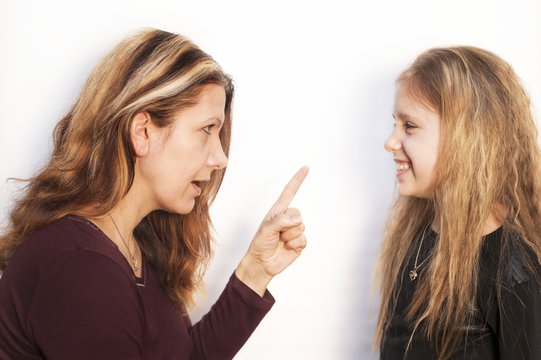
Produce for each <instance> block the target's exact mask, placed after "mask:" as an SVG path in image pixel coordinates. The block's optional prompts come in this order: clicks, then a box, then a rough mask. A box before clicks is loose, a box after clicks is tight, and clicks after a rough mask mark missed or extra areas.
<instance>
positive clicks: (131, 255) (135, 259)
mask: <svg viewBox="0 0 541 360" xmlns="http://www.w3.org/2000/svg"><path fill="white" fill-rule="evenodd" d="M109 217H110V218H111V221H112V222H113V225H114V226H115V229H116V232H117V233H118V235H120V239H121V240H122V242H123V243H124V246H126V249H128V254H130V257H131V261H132V262H133V269H134V270H135V272H137V271H139V262H138V261H137V258H136V257H135V256H133V254H132V253H131V251H130V247H129V246H128V244H126V241H125V240H124V237H123V236H122V233H121V232H120V230H119V229H118V226H116V222H115V219H113V216H112V215H111V214H109Z"/></svg>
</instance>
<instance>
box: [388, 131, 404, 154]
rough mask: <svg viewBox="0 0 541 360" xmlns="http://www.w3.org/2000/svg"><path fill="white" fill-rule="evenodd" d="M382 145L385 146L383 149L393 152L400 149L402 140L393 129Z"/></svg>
mask: <svg viewBox="0 0 541 360" xmlns="http://www.w3.org/2000/svg"><path fill="white" fill-rule="evenodd" d="M384 147H385V150H387V151H388V152H391V153H394V152H396V151H398V150H400V148H401V147H402V142H401V141H400V138H399V137H398V135H397V134H396V131H393V133H392V134H391V136H389V138H388V139H387V141H385V144H384Z"/></svg>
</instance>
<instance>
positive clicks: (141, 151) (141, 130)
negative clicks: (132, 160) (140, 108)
mask: <svg viewBox="0 0 541 360" xmlns="http://www.w3.org/2000/svg"><path fill="white" fill-rule="evenodd" d="M150 126H152V120H151V118H150V114H149V113H147V112H140V113H137V114H136V115H135V117H134V118H133V120H132V122H131V126H130V136H131V142H132V145H133V149H134V151H135V154H136V155H137V156H139V157H142V156H145V155H146V154H147V153H148V141H149V136H148V135H149V127H150Z"/></svg>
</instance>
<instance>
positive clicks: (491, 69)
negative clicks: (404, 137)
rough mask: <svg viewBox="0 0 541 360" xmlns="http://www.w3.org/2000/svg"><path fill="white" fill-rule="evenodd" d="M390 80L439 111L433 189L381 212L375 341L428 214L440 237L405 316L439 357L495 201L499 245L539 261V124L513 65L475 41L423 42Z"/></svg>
mask: <svg viewBox="0 0 541 360" xmlns="http://www.w3.org/2000/svg"><path fill="white" fill-rule="evenodd" d="M397 83H398V84H399V85H400V86H403V87H404V88H405V89H406V90H407V91H408V93H409V95H410V96H412V97H413V98H415V99H417V100H418V101H420V102H422V103H423V104H424V105H426V106H428V107H430V108H431V109H433V110H434V111H436V112H437V113H438V114H439V115H440V119H441V140H440V142H441V143H440V152H439V154H438V164H437V167H436V178H437V180H436V189H435V192H434V195H433V197H432V198H431V199H419V198H412V197H402V196H398V197H397V198H396V199H395V202H394V204H393V206H392V207H391V210H390V213H389V218H388V221H387V226H386V231H385V234H384V243H383V246H382V250H381V253H380V256H379V259H378V265H377V271H376V274H377V278H378V281H379V287H380V290H381V307H380V313H379V318H378V326H377V331H376V344H377V343H380V342H381V341H382V338H383V336H384V334H385V330H386V326H387V325H388V323H389V321H390V319H391V317H392V315H393V311H394V306H395V304H396V295H397V294H396V287H397V286H398V281H399V280H398V279H399V276H400V274H399V271H400V269H401V266H402V264H403V263H404V261H406V260H407V256H408V253H409V249H410V248H411V246H412V243H413V241H414V240H415V237H416V234H419V232H420V231H421V229H422V228H423V227H424V226H425V225H426V224H429V223H430V222H432V221H435V222H436V223H437V224H439V230H438V241H437V244H436V246H435V249H434V252H433V254H432V257H431V262H430V264H429V265H428V267H427V269H426V271H427V275H426V276H425V277H424V278H423V279H421V281H420V282H419V288H418V289H417V291H416V292H415V294H414V296H413V299H412V303H411V305H410V307H409V310H408V315H407V316H408V318H409V319H410V321H412V323H413V324H414V330H413V332H412V335H411V336H413V333H414V332H415V331H423V332H424V335H425V336H426V337H427V338H428V339H429V340H430V341H431V342H432V344H434V345H435V347H436V349H437V350H438V358H439V359H447V358H449V357H450V356H451V354H452V352H453V350H454V349H455V348H456V347H457V346H458V343H459V340H460V339H461V337H460V336H458V335H459V334H460V331H461V329H463V328H464V326H467V325H468V323H469V321H470V320H471V315H472V312H471V311H470V309H471V308H472V306H475V305H476V303H475V299H476V294H477V293H476V291H477V283H478V276H479V261H480V252H481V245H482V236H483V226H484V224H485V221H486V220H487V219H488V217H489V215H490V214H491V211H492V210H493V209H494V208H495V207H498V206H503V208H505V209H506V210H508V215H507V217H505V219H502V220H503V231H504V239H505V240H504V242H503V243H502V248H501V249H500V250H499V251H500V252H501V253H505V251H508V250H509V248H512V247H513V245H516V244H513V243H514V242H520V244H521V245H524V244H525V245H526V246H527V248H529V249H531V250H532V251H533V253H534V254H535V255H536V256H537V261H532V262H530V263H528V264H527V266H528V267H529V268H530V270H532V273H534V274H535V273H536V272H535V271H533V270H534V268H535V267H538V266H539V259H541V213H540V209H541V202H540V197H539V196H540V194H541V157H540V150H539V146H538V143H537V129H536V126H535V123H534V120H533V116H532V113H531V110H530V100H529V97H528V96H527V94H526V92H525V90H524V88H523V87H522V85H521V83H520V80H519V79H518V77H517V75H516V74H515V73H514V71H513V69H512V68H511V66H510V65H509V64H508V63H506V62H505V61H504V60H502V59H501V58H500V57H498V56H496V55H494V54H493V53H491V52H489V51H486V50H483V49H478V48H474V47H449V48H436V49H431V50H428V51H427V52H425V53H423V54H421V55H420V56H419V57H418V58H417V59H416V60H415V62H414V63H413V64H412V65H411V67H410V68H408V69H407V70H406V71H404V73H402V75H401V76H400V77H399V78H398V80H397ZM436 209H437V211H436ZM505 234H516V235H518V236H505ZM499 276H502V274H499ZM537 280H539V279H537ZM500 291H501V288H500V289H498V294H499V293H500ZM498 298H499V299H500V297H499V296H498ZM498 301H499V300H498ZM500 305H501V304H500Z"/></svg>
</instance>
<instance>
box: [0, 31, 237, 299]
mask: <svg viewBox="0 0 541 360" xmlns="http://www.w3.org/2000/svg"><path fill="white" fill-rule="evenodd" d="M210 83H214V84H219V85H222V86H223V87H224V89H225V93H226V105H225V121H224V125H223V127H222V130H221V132H220V140H221V142H222V146H223V150H224V152H225V154H226V155H227V154H228V152H229V143H230V137H231V102H232V99H233V92H234V91H233V84H232V81H231V79H230V78H229V76H228V75H227V74H225V73H224V72H223V70H222V69H221V68H220V66H219V65H218V64H217V63H216V62H215V61H214V60H213V59H212V58H211V57H210V56H209V55H208V54H206V53H205V52H203V51H202V50H201V49H199V48H198V47H197V46H196V45H195V44H194V43H193V42H191V41H190V40H189V39H187V38H186V37H184V36H181V35H178V34H173V33H169V32H165V31H161V30H156V29H146V30H142V31H140V32H138V33H136V34H134V35H132V36H130V37H128V38H126V39H125V40H124V41H122V42H121V43H120V44H118V45H117V46H116V47H115V48H114V49H113V50H112V51H111V52H110V53H109V54H108V55H107V56H106V57H105V58H104V59H103V60H102V61H101V62H100V63H99V64H98V66H97V67H96V68H95V69H94V71H93V72H92V73H91V75H90V76H89V78H88V80H87V82H86V84H85V85H84V88H83V90H82V92H81V94H80V96H79V98H78V99H77V101H76V102H75V104H74V105H73V107H72V109H71V110H70V111H69V113H68V114H67V115H66V116H65V117H64V118H63V119H62V120H61V121H60V122H59V123H58V124H57V125H56V128H55V131H54V150H53V153H52V157H51V159H50V161H49V163H48V164H47V165H46V166H45V168H44V169H43V170H42V171H41V172H40V173H39V174H38V175H37V176H35V177H34V178H32V179H30V180H29V182H28V184H27V187H26V189H25V192H24V193H23V196H22V197H21V198H20V200H19V201H18V202H17V203H16V205H15V207H14V209H13V210H12V212H11V222H10V225H9V228H8V231H7V233H6V234H4V235H3V236H2V237H1V238H0V269H5V267H6V266H7V264H8V261H9V259H10V257H11V255H12V253H13V251H14V250H15V248H16V247H17V246H18V245H20V244H21V243H22V242H23V241H24V240H25V239H26V238H27V237H28V235H30V234H31V233H32V232H33V231H35V230H36V229H39V228H41V227H43V226H45V225H47V224H50V223H52V222H54V221H56V220H58V219H60V218H62V217H63V216H65V215H67V214H77V215H80V216H85V217H100V216H103V215H105V214H107V213H108V212H109V211H110V210H111V209H112V208H113V207H114V205H115V204H117V203H118V201H119V200H120V199H122V197H123V196H124V195H125V194H126V193H127V192H128V190H129V189H130V187H131V185H132V182H133V178H134V164H135V161H136V156H135V152H134V149H133V146H132V143H131V139H130V124H131V121H132V119H133V118H134V116H135V115H136V114H137V113H140V112H147V113H148V114H150V116H151V118H152V121H153V122H154V123H155V124H156V125H158V126H159V127H166V126H168V125H170V124H171V123H172V120H173V118H174V115H175V114H176V113H178V112H179V111H180V110H182V109H184V108H186V107H189V106H192V105H194V104H196V103H197V102H198V100H199V92H200V89H201V87H202V86H203V85H205V84H210ZM223 176H224V170H219V171H214V172H213V173H212V177H211V180H210V181H209V182H208V183H207V184H206V185H204V186H203V188H202V193H201V196H200V197H199V198H198V199H197V200H196V202H195V206H194V209H193V210H192V212H191V213H189V214H187V215H177V214H171V213H166V212H163V211H154V212H152V213H150V214H149V215H148V216H147V217H145V218H144V219H143V220H142V221H141V223H140V224H139V225H138V226H137V227H136V229H135V230H134V235H135V238H136V239H137V241H138V242H139V244H140V246H141V249H142V251H143V253H144V256H145V258H146V259H147V260H148V261H149V262H150V264H151V265H152V266H153V267H154V268H155V269H156V271H157V273H158V276H159V278H160V280H161V282H162V285H163V287H164V289H165V290H166V292H167V294H168V295H169V296H170V297H171V299H173V300H174V301H175V302H176V303H177V304H179V305H181V306H185V305H189V304H192V293H193V291H194V290H195V289H196V287H197V285H198V284H199V282H200V280H201V275H202V273H203V271H204V269H205V265H206V264H207V262H208V260H209V258H210V256H211V254H212V250H211V221H210V217H209V206H210V204H211V202H212V201H213V199H214V197H215V196H216V193H217V191H218V189H219V187H220V184H221V181H222V179H223Z"/></svg>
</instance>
